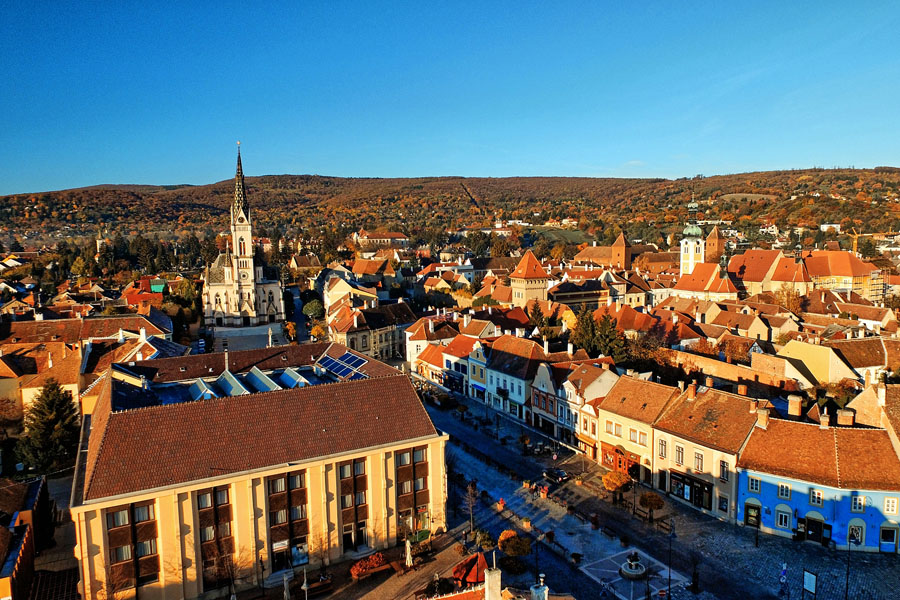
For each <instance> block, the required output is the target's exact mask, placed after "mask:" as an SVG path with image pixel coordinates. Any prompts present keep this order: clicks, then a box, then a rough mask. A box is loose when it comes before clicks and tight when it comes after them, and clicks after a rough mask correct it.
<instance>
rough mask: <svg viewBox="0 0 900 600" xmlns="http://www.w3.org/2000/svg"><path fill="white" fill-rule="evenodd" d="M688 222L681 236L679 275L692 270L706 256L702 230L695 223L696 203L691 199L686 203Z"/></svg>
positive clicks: (687, 273)
mask: <svg viewBox="0 0 900 600" xmlns="http://www.w3.org/2000/svg"><path fill="white" fill-rule="evenodd" d="M688 215H689V216H688V224H687V227H685V228H684V237H683V238H681V277H685V276H686V275H690V274H691V273H693V272H694V267H696V266H697V265H698V264H700V263H702V262H704V260H705V258H706V243H705V242H704V240H703V230H702V229H700V226H699V225H697V203H696V202H694V201H693V199H691V203H690V204H688Z"/></svg>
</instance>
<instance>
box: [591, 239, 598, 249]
mask: <svg viewBox="0 0 900 600" xmlns="http://www.w3.org/2000/svg"><path fill="white" fill-rule="evenodd" d="M591 246H593V247H594V248H596V247H597V240H594V241H593V242H591Z"/></svg>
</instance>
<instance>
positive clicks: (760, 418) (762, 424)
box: [756, 408, 769, 429]
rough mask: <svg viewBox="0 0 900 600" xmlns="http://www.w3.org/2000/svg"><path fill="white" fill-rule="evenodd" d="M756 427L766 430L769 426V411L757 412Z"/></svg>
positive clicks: (761, 409)
mask: <svg viewBox="0 0 900 600" xmlns="http://www.w3.org/2000/svg"><path fill="white" fill-rule="evenodd" d="M756 426H757V427H759V428H760V429H766V428H767V427H768V426H769V409H768V408H760V409H758V410H757V411H756Z"/></svg>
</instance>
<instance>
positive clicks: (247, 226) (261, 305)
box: [203, 142, 284, 327]
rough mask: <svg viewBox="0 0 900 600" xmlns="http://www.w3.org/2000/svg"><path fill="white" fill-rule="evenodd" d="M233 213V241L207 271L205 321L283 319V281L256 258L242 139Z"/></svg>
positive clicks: (246, 323)
mask: <svg viewBox="0 0 900 600" xmlns="http://www.w3.org/2000/svg"><path fill="white" fill-rule="evenodd" d="M230 216H231V239H230V240H229V242H230V243H229V244H228V245H227V246H226V248H225V251H224V252H222V253H220V254H219V256H217V257H216V260H215V261H213V263H212V264H211V265H209V266H208V267H207V268H206V269H205V270H204V271H203V315H204V318H205V321H206V323H207V324H208V325H215V326H217V327H250V326H253V325H263V324H265V323H275V322H277V321H281V320H283V319H284V299H283V297H282V287H281V282H280V281H278V279H267V278H266V275H265V268H264V265H263V264H262V263H260V262H259V261H258V260H255V259H254V245H253V225H252V222H251V219H250V205H249V203H248V201H247V192H246V188H245V186H244V169H243V166H242V165H241V146H240V142H238V156H237V172H236V173H235V176H234V199H233V200H232V203H231V211H230Z"/></svg>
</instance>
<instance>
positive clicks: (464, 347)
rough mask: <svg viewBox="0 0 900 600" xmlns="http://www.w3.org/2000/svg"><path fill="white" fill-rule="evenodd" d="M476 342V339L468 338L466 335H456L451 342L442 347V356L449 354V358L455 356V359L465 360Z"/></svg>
mask: <svg viewBox="0 0 900 600" xmlns="http://www.w3.org/2000/svg"><path fill="white" fill-rule="evenodd" d="M477 341H478V338H474V337H469V336H467V335H458V336H456V337H455V338H453V341H452V342H450V343H449V344H447V345H446V346H444V348H443V351H444V354H449V355H450V356H455V357H457V358H465V357H467V356H469V353H470V352H471V351H472V348H473V347H474V346H475V342H477Z"/></svg>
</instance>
